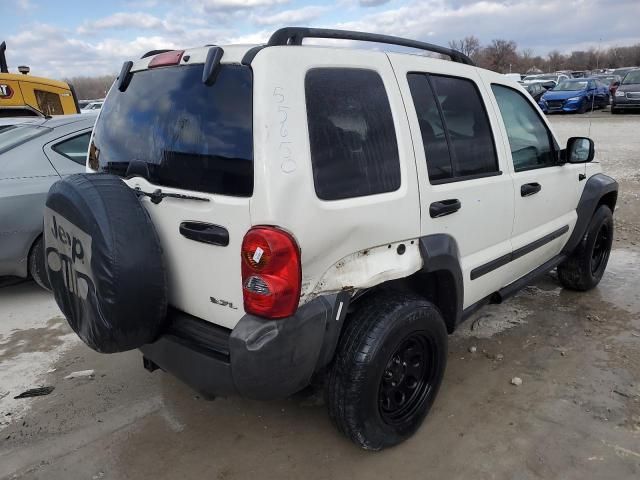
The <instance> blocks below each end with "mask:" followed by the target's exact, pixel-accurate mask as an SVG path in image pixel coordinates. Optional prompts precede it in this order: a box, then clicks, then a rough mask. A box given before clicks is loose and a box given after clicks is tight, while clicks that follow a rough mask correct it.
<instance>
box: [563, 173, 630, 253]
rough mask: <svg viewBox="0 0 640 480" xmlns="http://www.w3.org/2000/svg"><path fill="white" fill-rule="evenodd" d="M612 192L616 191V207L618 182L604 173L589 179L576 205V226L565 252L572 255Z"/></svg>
mask: <svg viewBox="0 0 640 480" xmlns="http://www.w3.org/2000/svg"><path fill="white" fill-rule="evenodd" d="M612 192H615V199H614V201H613V205H612V207H615V202H616V200H617V193H618V182H616V181H615V180H614V179H613V178H611V177H609V176H607V175H604V174H602V173H597V174H595V175H593V176H591V177H590V178H589V180H587V183H586V184H585V186H584V190H583V191H582V195H581V196H580V201H579V202H578V206H577V207H576V213H577V214H578V219H577V220H576V226H575V227H574V228H573V232H572V233H571V236H570V237H569V240H567V243H566V244H565V246H564V248H563V249H562V253H563V254H566V255H570V254H571V252H573V251H574V250H575V248H576V247H577V246H578V244H579V243H580V241H581V240H582V238H583V237H584V234H585V233H586V231H587V228H588V227H589V221H590V220H591V217H592V216H593V214H594V213H595V211H596V209H597V208H598V206H599V205H600V204H601V203H602V202H601V200H602V198H603V197H604V196H605V195H608V194H611V193H612ZM612 210H613V208H612Z"/></svg>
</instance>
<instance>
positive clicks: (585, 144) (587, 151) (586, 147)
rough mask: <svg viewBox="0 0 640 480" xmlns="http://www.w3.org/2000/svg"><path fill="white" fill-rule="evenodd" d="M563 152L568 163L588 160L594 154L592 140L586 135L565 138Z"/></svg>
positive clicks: (591, 158)
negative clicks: (565, 143) (565, 142)
mask: <svg viewBox="0 0 640 480" xmlns="http://www.w3.org/2000/svg"><path fill="white" fill-rule="evenodd" d="M565 152H566V153H565V155H566V160H567V162H569V163H587V162H590V161H591V160H593V156H594V154H595V148H594V145H593V140H591V139H590V138H586V137H571V138H570V139H569V140H567V149H566V151H565Z"/></svg>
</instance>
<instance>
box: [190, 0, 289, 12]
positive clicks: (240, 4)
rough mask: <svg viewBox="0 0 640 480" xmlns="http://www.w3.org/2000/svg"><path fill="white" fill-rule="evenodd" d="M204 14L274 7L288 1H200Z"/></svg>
mask: <svg viewBox="0 0 640 480" xmlns="http://www.w3.org/2000/svg"><path fill="white" fill-rule="evenodd" d="M199 3H200V6H201V8H202V9H203V10H204V11H205V12H216V11H238V10H250V9H254V8H258V7H274V6H277V5H283V4H286V3H289V0H200V2H199Z"/></svg>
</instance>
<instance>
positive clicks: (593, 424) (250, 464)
mask: <svg viewBox="0 0 640 480" xmlns="http://www.w3.org/2000/svg"><path fill="white" fill-rule="evenodd" d="M551 121H552V123H553V125H554V127H555V129H556V132H557V134H558V135H559V136H560V140H561V141H564V140H565V139H566V138H567V137H569V136H575V135H585V134H587V133H588V131H589V128H590V132H591V136H592V137H593V138H594V140H595V142H596V145H597V159H598V160H599V161H601V162H602V164H603V167H604V170H605V172H607V173H609V174H611V175H613V176H615V177H617V179H618V180H619V181H620V185H621V197H620V199H619V201H618V210H617V212H616V215H615V216H616V227H617V232H616V235H617V239H616V242H615V244H614V247H615V250H614V252H613V254H612V257H611V260H610V263H609V267H608V270H607V273H606V274H605V277H604V279H603V281H602V283H601V284H600V286H599V287H598V288H596V289H595V290H593V291H591V292H589V293H586V294H578V293H574V292H571V291H566V290H563V289H561V288H560V286H559V284H558V283H557V281H556V279H555V278H554V275H553V274H550V275H547V276H546V277H544V278H543V279H542V280H540V281H539V282H537V283H536V284H535V285H532V286H530V287H528V288H526V289H525V290H524V291H522V292H521V293H520V294H519V295H517V296H516V297H514V298H512V299H511V300H509V301H507V302H506V303H505V304H502V305H496V306H490V307H487V308H485V309H483V310H481V311H480V312H479V313H478V314H476V315H475V316H474V317H473V318H472V319H470V320H468V321H467V322H466V323H465V324H463V326H462V327H461V328H460V330H459V331H458V332H456V334H454V335H453V336H452V338H451V346H450V355H449V365H448V368H447V372H446V375H445V381H444V385H443V387H442V390H441V392H440V395H439V397H438V399H437V400H436V403H435V406H434V408H433V410H432V412H431V414H430V415H429V416H428V418H427V420H426V421H425V423H424V425H423V426H422V428H421V429H420V430H419V431H418V432H417V434H416V435H415V436H414V437H413V438H412V439H410V440H409V441H408V442H406V443H405V444H403V445H401V446H399V447H396V448H394V449H390V450H387V451H384V452H381V453H367V452H364V451H361V450H359V449H357V448H356V447H354V446H353V445H352V444H350V443H349V442H348V441H347V440H345V439H344V438H342V437H341V436H340V435H339V434H338V433H337V432H336V431H335V430H334V428H333V427H332V426H331V424H330V422H329V419H328V416H327V414H326V409H325V407H324V405H323V403H322V397H321V395H307V396H304V395H298V396H296V397H294V398H291V399H288V400H285V401H280V402H271V403H260V402H253V401H248V400H242V399H235V398H233V399H217V400H215V401H212V402H211V401H205V400H203V399H201V398H200V397H199V396H198V395H197V394H196V393H194V392H193V391H192V390H190V389H189V388H187V387H185V386H184V385H182V384H180V383H179V382H178V381H177V380H175V379H174V378H172V377H170V376H169V375H167V374H163V373H161V372H155V373H153V374H150V373H147V372H146V371H145V370H143V369H142V361H141V356H140V354H139V353H138V352H135V351H134V352H129V353H126V354H118V355H100V354H97V353H95V352H93V351H91V350H90V349H89V348H87V347H86V346H84V344H82V343H80V341H79V340H77V338H76V337H75V336H74V335H72V334H70V330H69V328H68V326H67V324H66V322H65V320H64V319H63V318H62V317H61V316H60V312H59V311H58V309H57V307H56V306H55V303H54V302H53V301H52V299H51V297H50V296H49V295H48V294H46V293H44V292H42V291H40V290H39V289H38V288H37V287H36V286H35V284H33V283H31V282H24V283H19V284H16V285H11V286H5V287H4V288H0V478H21V479H22V478H24V479H27V478H28V479H32V478H39V479H48V480H53V479H103V478H104V479H178V478H198V479H200V478H207V479H220V480H222V479H224V480H230V479H244V478H261V479H265V480H267V479H283V478H292V479H301V478H304V479H308V480H312V479H342V478H350V479H359V478H362V479H367V480H374V479H379V478H380V479H381V478H385V479H389V478H402V479H414V478H434V479H446V478H461V479H539V478H545V479H617V480H620V479H638V478H640V205H639V198H638V197H639V194H640V170H639V169H638V167H639V165H640V115H625V116H611V115H610V114H609V113H608V112H598V113H595V114H593V115H589V114H587V115H582V116H564V115H561V116H553V117H551ZM472 346H475V347H476V348H477V350H476V352H475V353H469V349H470V347H472ZM87 369H93V370H94V371H95V374H94V376H93V377H92V378H75V379H65V378H64V377H65V376H67V375H68V374H69V373H71V372H74V371H80V370H87ZM515 376H518V377H520V378H521V379H522V381H523V383H522V385H521V386H514V385H511V384H510V381H511V379H512V378H513V377H515ZM43 385H44V386H53V387H55V390H53V392H52V393H51V394H50V395H47V396H42V397H37V398H31V399H14V398H13V397H14V396H16V395H17V394H19V393H20V392H22V391H23V390H25V389H27V388H31V387H34V386H43Z"/></svg>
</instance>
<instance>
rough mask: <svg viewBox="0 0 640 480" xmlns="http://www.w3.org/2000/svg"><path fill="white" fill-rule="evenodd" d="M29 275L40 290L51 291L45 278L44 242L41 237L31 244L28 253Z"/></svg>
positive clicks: (47, 279)
mask: <svg viewBox="0 0 640 480" xmlns="http://www.w3.org/2000/svg"><path fill="white" fill-rule="evenodd" d="M29 275H31V278H33V280H34V281H35V282H36V283H37V284H38V285H39V286H40V287H42V288H44V289H45V290H47V291H49V292H50V291H51V284H50V283H49V278H48V277H47V266H46V265H45V259H44V242H43V240H42V235H41V236H39V237H38V239H37V240H36V241H35V242H33V245H32V247H31V251H30V252H29Z"/></svg>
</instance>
